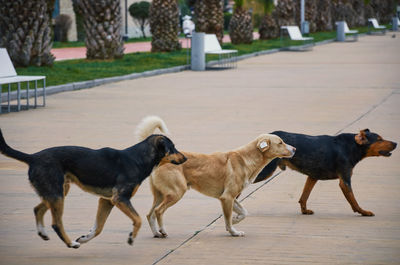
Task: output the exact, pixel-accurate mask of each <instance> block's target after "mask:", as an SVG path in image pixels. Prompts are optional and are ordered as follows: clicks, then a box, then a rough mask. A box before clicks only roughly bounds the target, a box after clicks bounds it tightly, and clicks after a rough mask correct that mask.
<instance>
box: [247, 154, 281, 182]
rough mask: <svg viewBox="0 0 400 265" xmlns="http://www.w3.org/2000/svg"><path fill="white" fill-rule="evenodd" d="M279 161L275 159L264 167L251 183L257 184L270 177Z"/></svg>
mask: <svg viewBox="0 0 400 265" xmlns="http://www.w3.org/2000/svg"><path fill="white" fill-rule="evenodd" d="M280 160H281V159H280V158H275V159H274V160H272V161H271V162H270V163H269V164H268V165H266V166H265V167H264V168H263V170H261V172H260V173H258V176H257V177H256V179H255V180H254V182H253V183H257V182H260V181H263V180H266V179H268V178H269V177H271V176H272V174H273V173H274V172H275V170H276V168H277V167H278V164H279V161H280Z"/></svg>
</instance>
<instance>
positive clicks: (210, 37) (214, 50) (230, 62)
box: [204, 34, 238, 68]
mask: <svg viewBox="0 0 400 265" xmlns="http://www.w3.org/2000/svg"><path fill="white" fill-rule="evenodd" d="M204 53H205V54H206V55H207V54H218V56H219V60H218V63H217V64H220V65H221V66H222V67H224V68H235V67H236V66H237V53H238V51H237V50H227V49H222V48H221V45H220V44H219V41H218V39H217V36H215V34H206V35H205V37H204ZM224 57H225V58H224Z"/></svg>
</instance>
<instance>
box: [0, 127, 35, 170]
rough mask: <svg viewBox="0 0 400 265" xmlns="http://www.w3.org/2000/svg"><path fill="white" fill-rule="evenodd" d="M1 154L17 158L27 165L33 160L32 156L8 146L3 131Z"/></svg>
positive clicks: (0, 135)
mask: <svg viewBox="0 0 400 265" xmlns="http://www.w3.org/2000/svg"><path fill="white" fill-rule="evenodd" d="M0 152H1V153H2V154H4V155H6V156H8V157H11V158H15V159H17V160H19V161H22V162H25V163H27V164H29V162H30V161H31V160H32V156H31V155H28V154H25V153H23V152H20V151H17V150H15V149H12V148H11V147H9V146H8V144H7V143H6V140H5V139H4V137H3V133H2V131H1V129H0Z"/></svg>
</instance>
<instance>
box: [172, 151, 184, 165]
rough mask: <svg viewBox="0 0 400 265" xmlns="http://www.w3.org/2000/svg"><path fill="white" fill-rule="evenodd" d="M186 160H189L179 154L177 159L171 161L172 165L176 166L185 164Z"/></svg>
mask: <svg viewBox="0 0 400 265" xmlns="http://www.w3.org/2000/svg"><path fill="white" fill-rule="evenodd" d="M186 160H187V158H186V156H184V155H183V154H182V153H179V152H178V153H176V154H175V159H173V160H171V163H172V164H175V165H180V164H182V163H185V162H186Z"/></svg>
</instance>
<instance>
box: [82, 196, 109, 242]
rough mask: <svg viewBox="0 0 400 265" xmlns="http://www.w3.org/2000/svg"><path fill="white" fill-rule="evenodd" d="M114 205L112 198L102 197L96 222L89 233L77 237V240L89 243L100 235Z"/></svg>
mask: <svg viewBox="0 0 400 265" xmlns="http://www.w3.org/2000/svg"><path fill="white" fill-rule="evenodd" d="M113 207H114V205H113V204H112V203H111V201H110V200H107V199H103V198H100V199H99V206H98V208H97V215H96V222H95V223H94V226H93V228H92V229H90V232H89V234H87V235H83V236H81V237H79V238H78V239H76V241H77V242H79V243H81V244H82V243H87V242H89V241H90V240H92V239H93V238H95V237H96V236H97V235H99V234H100V233H101V231H102V230H103V227H104V224H105V223H106V220H107V218H108V216H109V215H110V213H111V210H112V208H113Z"/></svg>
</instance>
